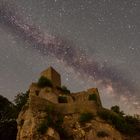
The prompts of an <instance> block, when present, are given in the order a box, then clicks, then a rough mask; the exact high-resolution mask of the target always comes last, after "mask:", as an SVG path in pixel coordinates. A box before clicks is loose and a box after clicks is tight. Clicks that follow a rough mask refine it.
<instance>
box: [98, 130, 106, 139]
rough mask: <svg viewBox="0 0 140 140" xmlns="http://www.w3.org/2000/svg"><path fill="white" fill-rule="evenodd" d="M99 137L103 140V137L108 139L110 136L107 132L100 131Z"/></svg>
mask: <svg viewBox="0 0 140 140" xmlns="http://www.w3.org/2000/svg"><path fill="white" fill-rule="evenodd" d="M97 136H98V137H102V138H103V137H108V136H109V134H108V133H107V132H105V131H98V132H97Z"/></svg>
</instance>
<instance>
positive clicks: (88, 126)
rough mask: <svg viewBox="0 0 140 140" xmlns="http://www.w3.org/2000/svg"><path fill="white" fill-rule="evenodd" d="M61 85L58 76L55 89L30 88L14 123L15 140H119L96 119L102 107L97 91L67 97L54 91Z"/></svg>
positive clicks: (61, 91)
mask: <svg viewBox="0 0 140 140" xmlns="http://www.w3.org/2000/svg"><path fill="white" fill-rule="evenodd" d="M49 70H50V69H49ZM53 72H54V74H53V75H55V74H56V73H55V72H56V71H54V70H53ZM43 73H45V74H46V73H47V72H43ZM46 75H47V74H46ZM46 75H45V76H46ZM57 75H58V74H57ZM49 76H50V75H49ZM49 78H50V79H51V77H49ZM53 79H54V77H53ZM58 81H59V82H58ZM52 83H53V82H52ZM58 83H59V84H58ZM60 83H61V81H60V77H59V75H58V80H57V81H56V82H55V86H52V87H47V86H45V87H40V86H38V83H33V84H31V86H30V88H29V99H28V102H27V103H26V105H25V106H24V107H23V108H22V110H21V112H20V114H19V116H18V119H17V124H18V134H17V140H100V139H102V140H122V136H121V134H120V133H119V132H118V131H117V130H116V129H115V128H113V127H112V126H111V125H110V124H108V123H106V122H105V121H103V120H102V119H100V118H99V117H98V115H97V112H98V111H99V110H100V109H102V105H101V100H100V97H99V93H98V90H97V89H96V88H92V89H89V90H87V91H83V92H79V93H75V94H74V93H66V92H65V91H67V90H66V89H65V91H64V90H63V89H61V87H59V88H58V87H56V85H60Z"/></svg>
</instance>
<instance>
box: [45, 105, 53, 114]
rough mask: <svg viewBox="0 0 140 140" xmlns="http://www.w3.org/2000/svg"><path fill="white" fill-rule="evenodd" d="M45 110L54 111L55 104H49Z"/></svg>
mask: <svg viewBox="0 0 140 140" xmlns="http://www.w3.org/2000/svg"><path fill="white" fill-rule="evenodd" d="M45 111H46V112H47V113H48V114H50V113H52V112H53V111H54V108H53V105H51V104H48V105H47V106H46V108H45Z"/></svg>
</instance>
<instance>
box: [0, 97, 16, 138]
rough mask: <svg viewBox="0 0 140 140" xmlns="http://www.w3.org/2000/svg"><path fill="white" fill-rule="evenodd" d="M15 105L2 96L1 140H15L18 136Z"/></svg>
mask: <svg viewBox="0 0 140 140" xmlns="http://www.w3.org/2000/svg"><path fill="white" fill-rule="evenodd" d="M16 117H17V112H16V108H15V105H14V104H13V103H11V102H10V101H9V100H8V99H7V98H5V97H3V96H1V95H0V140H15V139H16V134H17V123H16Z"/></svg>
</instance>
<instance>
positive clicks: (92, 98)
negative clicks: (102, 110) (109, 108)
mask: <svg viewBox="0 0 140 140" xmlns="http://www.w3.org/2000/svg"><path fill="white" fill-rule="evenodd" d="M88 100H90V101H91V100H92V101H97V95H96V94H90V95H89V97H88Z"/></svg>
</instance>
